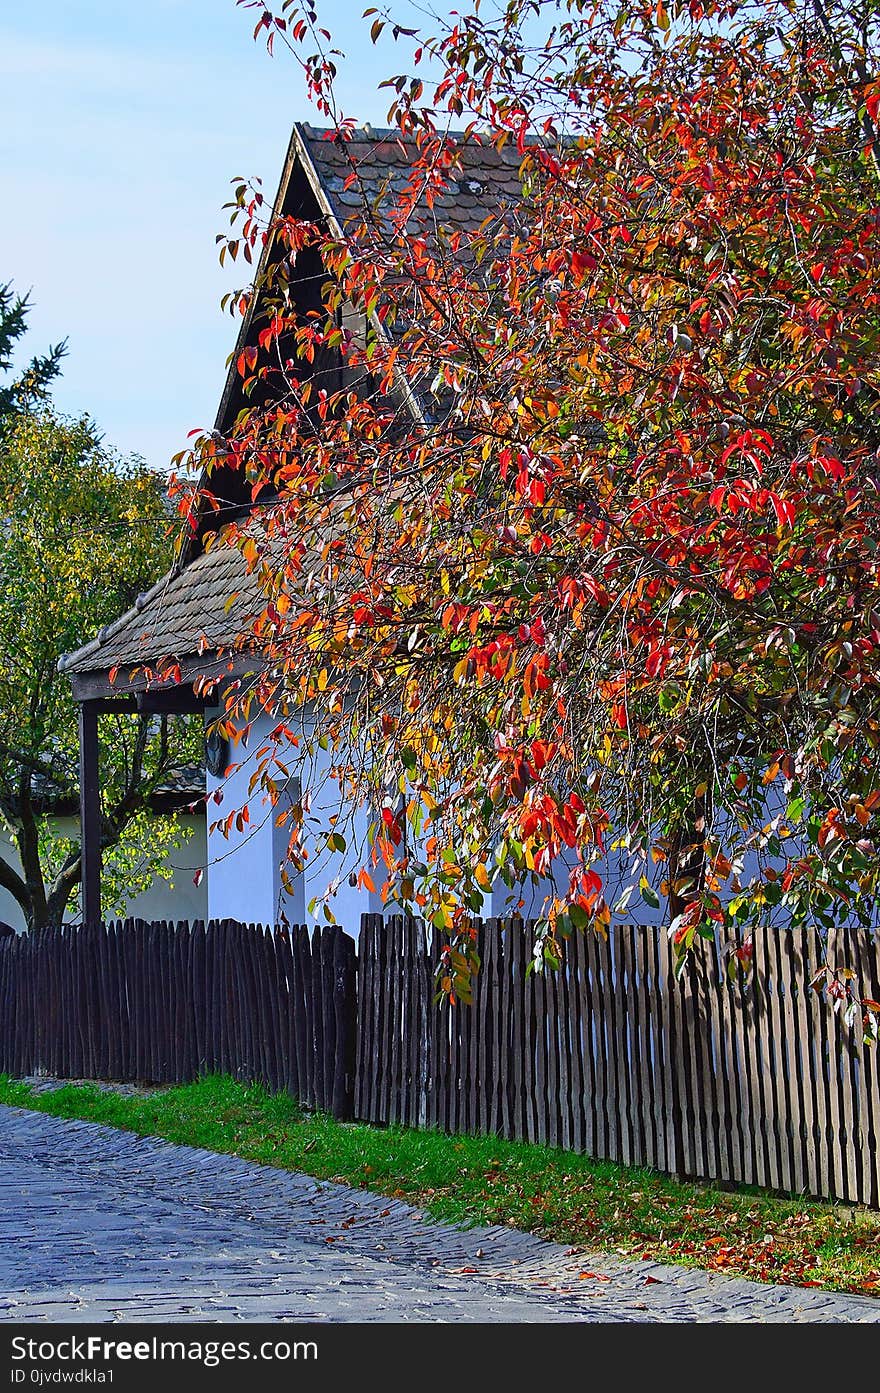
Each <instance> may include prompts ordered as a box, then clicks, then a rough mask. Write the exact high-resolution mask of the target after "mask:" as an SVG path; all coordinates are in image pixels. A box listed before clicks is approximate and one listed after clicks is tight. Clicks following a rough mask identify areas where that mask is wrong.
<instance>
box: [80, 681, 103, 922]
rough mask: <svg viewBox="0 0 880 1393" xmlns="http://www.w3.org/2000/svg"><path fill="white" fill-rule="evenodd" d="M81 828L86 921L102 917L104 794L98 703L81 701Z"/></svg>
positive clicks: (83, 909)
mask: <svg viewBox="0 0 880 1393" xmlns="http://www.w3.org/2000/svg"><path fill="white" fill-rule="evenodd" d="M79 828H80V852H81V856H82V917H83V923H84V924H97V923H98V922H99V920H100V918H101V794H100V789H99V785H98V704H97V702H94V701H81V702H80V704H79Z"/></svg>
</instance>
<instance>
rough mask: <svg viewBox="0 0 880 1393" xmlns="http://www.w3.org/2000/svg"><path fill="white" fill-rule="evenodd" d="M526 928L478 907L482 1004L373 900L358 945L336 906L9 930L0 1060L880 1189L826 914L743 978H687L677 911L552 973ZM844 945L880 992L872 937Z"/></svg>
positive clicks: (794, 1185) (421, 930)
mask: <svg viewBox="0 0 880 1393" xmlns="http://www.w3.org/2000/svg"><path fill="white" fill-rule="evenodd" d="M531 942H532V938H531V926H529V925H528V924H526V925H523V924H522V923H519V922H515V923H506V924H503V923H501V922H500V921H495V920H491V921H488V922H487V923H486V924H485V925H483V926H482V927H480V929H479V931H478V945H477V946H478V951H479V953H480V956H481V959H482V966H481V969H480V971H479V973H478V974H477V976H476V979H475V982H474V999H473V1004H472V1005H471V1006H469V1007H462V1006H458V1007H455V1008H450V1007H449V1006H448V1005H446V1004H437V1002H436V1001H435V996H436V984H435V972H436V968H437V964H438V962H439V958H440V953H441V951H442V946H443V944H442V941H441V938H440V936H439V935H436V934H433V933H431V932H430V931H428V930H426V929H425V927H424V925H422V924H421V923H418V922H415V921H412V920H405V919H401V918H396V919H384V920H383V919H382V918H381V916H375V915H366V916H364V919H363V921H362V926H361V933H360V938H359V942H358V946H357V954H356V952H355V944H354V941H353V939H351V938H350V937H349V936H348V935H347V934H346V933H344V932H343V931H342V930H341V929H337V928H331V927H327V928H322V929H316V930H314V931H313V932H312V934H311V935H310V934H309V932H308V931H307V930H306V929H305V928H294V929H275V930H274V931H270V930H268V929H265V928H261V927H259V926H253V925H243V924H238V923H234V922H232V921H220V922H211V923H209V924H207V925H203V924H200V923H197V924H193V925H189V924H176V925H175V924H168V923H158V924H156V923H152V924H149V923H145V922H142V921H138V920H129V921H126V922H124V923H115V924H108V925H107V926H104V925H95V926H88V927H85V928H79V929H75V928H70V927H64V928H61V929H52V930H50V929H44V930H41V931H38V932H36V933H32V934H29V935H26V936H23V937H21V938H18V939H14V940H4V941H2V942H0V1072H4V1073H8V1074H11V1075H14V1076H19V1077H20V1076H22V1075H27V1074H32V1073H36V1072H45V1073H48V1074H52V1075H55V1076H57V1077H61V1078H96V1079H118V1080H131V1081H144V1082H153V1083H175V1082H186V1081H188V1080H191V1079H195V1078H197V1077H198V1076H199V1075H201V1074H204V1073H210V1072H219V1073H228V1074H232V1075H233V1076H234V1077H236V1078H239V1079H247V1080H260V1081H262V1082H264V1083H265V1084H266V1085H267V1086H268V1087H270V1088H272V1089H286V1090H288V1091H289V1092H290V1093H292V1094H294V1095H295V1096H297V1097H299V1098H300V1099H302V1101H303V1102H304V1103H305V1104H307V1105H308V1106H311V1107H315V1108H319V1109H325V1110H328V1111H332V1112H333V1113H334V1114H335V1115H336V1116H337V1117H342V1118H348V1117H352V1116H354V1117H357V1118H360V1119H362V1120H364V1121H369V1122H375V1123H380V1124H382V1123H390V1122H400V1123H404V1124H409V1125H413V1126H418V1127H437V1128H441V1129H443V1130H445V1131H449V1132H483V1133H490V1134H492V1133H494V1134H500V1135H503V1136H508V1137H518V1138H522V1139H523V1140H526V1141H532V1142H545V1143H548V1144H549V1145H552V1146H562V1147H567V1148H571V1149H573V1150H575V1151H581V1152H586V1153H587V1154H589V1155H592V1156H596V1157H603V1158H607V1159H610V1160H616V1161H621V1162H623V1163H625V1164H632V1165H646V1166H653V1167H656V1168H657V1169H659V1170H662V1171H668V1172H671V1173H673V1174H677V1175H680V1176H692V1177H705V1178H711V1179H715V1180H719V1181H728V1182H734V1183H747V1184H756V1185H761V1186H765V1187H769V1188H771V1189H775V1190H780V1191H786V1192H794V1193H807V1194H813V1195H818V1196H826V1197H828V1198H836V1199H841V1200H848V1201H853V1202H857V1203H863V1204H869V1205H873V1206H875V1207H878V1206H880V1151H878V1141H880V1064H878V1058H877V1054H878V1050H877V1047H876V1046H874V1047H872V1046H866V1045H865V1044H864V1043H863V1041H862V1037H861V1031H860V1030H859V1029H858V1027H855V1028H852V1027H849V1026H847V1025H845V1024H844V1023H843V1021H842V1019H841V1017H840V1015H835V1014H834V1013H832V1012H831V1011H830V1010H829V1007H828V1003H827V1001H826V1000H824V999H822V998H820V997H819V996H818V995H817V994H816V993H815V992H813V991H811V990H810V989H809V985H808V984H809V980H810V978H811V977H812V975H813V973H814V972H815V971H816V969H817V968H818V967H819V966H820V963H821V961H824V960H825V959H824V954H825V952H826V950H824V949H822V948H821V947H820V945H819V943H818V940H817V938H816V937H815V936H814V935H812V934H808V933H807V932H806V931H804V930H794V929H792V930H786V931H766V932H763V933H757V934H756V935H755V938H754V945H755V947H754V965H753V968H752V971H751V972H750V973H749V974H748V975H747V976H745V977H743V976H742V975H738V976H737V977H736V978H735V979H734V980H731V979H730V978H729V977H728V975H727V974H726V972H725V970H724V969H725V962H724V961H723V959H722V958H721V957H720V955H716V956H714V957H713V956H712V955H711V954H708V956H706V957H705V958H703V960H702V962H701V964H700V965H695V966H694V967H692V968H691V969H690V970H689V971H688V972H686V973H685V974H684V976H683V977H682V978H681V979H680V980H676V979H675V978H674V974H673V972H672V965H671V960H670V952H669V944H668V939H667V935H666V932H665V930H663V929H662V928H653V927H643V928H638V929H628V930H626V932H623V931H619V932H615V933H612V934H611V935H610V937H609V939H608V940H607V941H604V940H602V939H599V938H596V937H594V936H592V935H585V936H577V937H575V938H574V939H572V940H571V941H570V943H569V944H568V945H567V949H566V956H565V961H564V963H563V965H562V967H561V969H560V970H559V971H558V972H554V973H547V974H546V975H544V974H532V975H527V972H526V968H527V965H528V963H529V960H530V958H531ZM710 946H711V945H706V947H707V948H709V947H710ZM831 952H832V954H833V965H834V966H835V967H838V968H840V967H849V968H851V969H852V970H853V971H854V972H855V973H856V977H857V980H858V981H859V983H860V988H861V992H862V994H863V995H865V996H869V997H872V998H873V999H874V1000H880V948H878V938H877V935H876V934H872V933H867V932H863V933H855V932H853V933H844V932H840V933H838V934H836V935H835V941H834V943H833V945H832V948H831Z"/></svg>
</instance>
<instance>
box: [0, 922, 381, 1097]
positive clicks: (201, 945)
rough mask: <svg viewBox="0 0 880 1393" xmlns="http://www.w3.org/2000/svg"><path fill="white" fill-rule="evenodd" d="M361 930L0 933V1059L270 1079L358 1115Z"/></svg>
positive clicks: (150, 927) (12, 1063) (35, 1066)
mask: <svg viewBox="0 0 880 1393" xmlns="http://www.w3.org/2000/svg"><path fill="white" fill-rule="evenodd" d="M354 976H355V954H354V940H353V939H351V938H350V937H349V935H348V934H346V933H344V932H343V931H342V930H341V929H339V928H334V927H329V926H328V927H324V928H321V929H317V930H316V931H315V932H314V934H313V935H311V936H310V935H309V932H308V930H307V929H305V928H302V927H299V928H292V929H289V930H288V929H277V930H274V931H272V930H270V929H266V928H263V927H261V926H259V925H256V926H255V925H248V924H239V923H235V922H233V921H232V920H220V921H212V922H210V923H208V924H201V923H195V924H192V925H190V924H185V923H180V924H170V923H146V922H144V921H142V920H137V919H134V920H126V921H124V922H120V923H110V924H107V925H106V926H105V925H103V924H97V925H87V926H85V927H82V928H71V927H69V926H66V925H65V926H64V927H63V928H61V929H50V928H46V929H42V930H37V931H36V932H33V933H30V934H27V935H23V936H22V937H20V938H17V939H9V940H6V941H5V942H4V943H3V944H2V945H0V1072H2V1073H8V1074H12V1075H16V1076H22V1075H27V1074H32V1073H37V1072H45V1073H47V1074H51V1075H54V1076H55V1077H57V1078H84V1079H118V1080H124V1081H127V1080H131V1081H135V1080H137V1081H142V1082H148V1083H187V1082H189V1081H191V1080H193V1079H196V1078H198V1077H199V1076H200V1075H202V1074H207V1073H224V1074H232V1075H233V1076H234V1077H235V1078H237V1079H242V1080H259V1081H260V1082H263V1083H265V1084H266V1085H267V1086H268V1087H269V1088H271V1089H276V1090H280V1089H287V1090H288V1091H289V1092H290V1093H292V1094H294V1095H295V1096H296V1097H298V1098H300V1099H301V1100H302V1101H303V1102H304V1103H306V1104H307V1105H309V1106H311V1107H314V1108H321V1109H326V1110H327V1111H331V1112H333V1113H334V1114H335V1115H336V1116H337V1117H349V1116H350V1115H351V1099H352V1086H353V1066H354V1045H355V1039H354V1031H355V1011H354Z"/></svg>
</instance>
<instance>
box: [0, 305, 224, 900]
mask: <svg viewBox="0 0 880 1393" xmlns="http://www.w3.org/2000/svg"><path fill="white" fill-rule="evenodd" d="M26 324H27V301H26V300H22V299H21V298H16V297H15V296H14V295H13V294H12V292H11V290H10V289H9V288H8V287H6V288H4V289H2V290H0V368H2V369H3V370H4V371H5V373H6V375H7V377H8V378H9V379H10V380H9V382H8V384H7V385H5V386H4V387H3V389H2V391H0V578H2V585H0V818H2V822H3V824H4V825H5V827H6V829H7V830H8V832H9V833H10V835H11V838H12V842H13V844H14V846H15V849H16V851H17V853H18V856H17V863H15V864H14V863H13V862H12V861H11V860H7V859H4V858H2V857H0V886H2V887H3V889H4V890H7V891H8V892H9V893H10V894H11V895H12V896H13V897H14V899H15V900H16V902H17V903H18V905H19V906H20V908H21V910H22V913H23V914H24V916H25V918H26V920H27V922H28V924H29V925H31V926H36V925H41V924H46V923H59V922H60V921H61V919H62V917H63V915H64V912H65V909H66V908H67V907H68V904H69V902H70V900H71V898H72V897H73V896H74V895H75V892H76V890H77V887H78V885H79V880H80V856H79V846H78V841H77V839H75V838H71V837H69V836H64V835H62V834H61V833H60V832H59V830H58V827H59V824H58V822H57V819H56V818H54V817H53V816H52V814H53V810H55V809H57V808H58V807H63V806H69V805H73V806H74V807H75V806H76V802H77V798H78V770H77V758H78V736H77V718H76V710H75V707H74V703H73V699H72V697H71V693H70V683H69V682H68V681H67V679H66V678H64V677H62V676H61V675H60V674H59V673H58V671H57V662H58V658H59V655H60V654H61V653H63V652H66V651H69V650H71V649H75V648H77V647H79V646H80V645H81V644H82V643H84V642H85V641H86V640H87V639H88V638H90V637H92V636H93V635H94V633H95V632H96V631H97V630H98V629H99V628H100V626H101V625H102V624H105V623H107V622H108V621H109V620H111V619H114V618H115V617H116V616H117V615H118V614H119V613H120V612H122V611H123V610H125V609H126V608H128V607H129V606H130V605H131V604H133V602H134V600H135V597H136V596H137V594H138V592H139V591H140V590H145V589H147V588H148V587H149V586H150V585H151V584H152V583H153V582H154V580H155V578H156V575H157V574H160V573H161V571H162V570H163V569H164V568H165V567H167V565H168V564H169V562H170V552H171V543H170V538H169V535H168V534H169V525H168V524H169V519H168V514H167V508H166V503H165V499H164V484H163V481H162V480H161V479H160V477H159V476H157V475H156V474H155V473H154V472H152V471H150V470H149V469H147V468H146V466H145V465H143V464H142V463H139V462H137V461H128V462H123V461H120V460H118V459H116V458H115V457H114V456H113V455H112V454H111V453H110V452H109V451H108V450H107V449H106V448H105V447H103V446H102V445H101V443H100V441H99V438H98V435H97V432H96V429H95V427H94V425H93V424H92V422H91V421H89V420H88V419H87V418H82V419H79V420H67V419H65V418H64V417H62V416H60V415H59V414H58V413H57V412H56V411H55V410H54V408H53V407H52V405H51V404H50V402H49V400H48V394H49V390H50V387H51V383H52V381H53V379H54V378H55V376H56V375H57V372H58V370H59V367H60V362H61V357H62V355H63V346H62V347H60V348H57V349H54V350H52V351H51V352H49V353H48V354H46V355H45V356H41V357H37V358H35V359H33V360H32V361H31V362H30V363H29V364H28V366H27V367H26V368H24V369H23V370H22V371H21V372H19V373H14V372H13V352H14V350H15V348H16V347H17V345H18V341H19V340H20V339H21V338H22V336H23V334H24V332H25V329H26ZM200 758H201V748H200V744H199V743H198V739H197V732H194V731H192V730H190V729H188V728H187V727H186V726H183V725H181V724H180V723H170V722H168V721H167V720H162V721H161V722H160V721H157V720H156V719H155V718H153V719H152V720H151V719H150V718H149V717H146V716H136V717H134V716H122V717H115V716H103V717H102V718H101V774H102V794H103V800H104V821H103V834H102V841H103V845H104V848H105V850H106V853H107V854H106V864H105V877H106V892H107V894H106V900H107V903H108V904H111V905H115V906H116V907H117V908H121V907H122V903H124V899H120V895H121V894H122V882H125V883H126V889H127V890H128V892H129V893H130V892H131V890H132V889H133V888H137V887H142V886H143V885H144V882H145V881H146V883H149V881H150V880H152V877H153V874H154V873H155V871H156V870H157V869H159V867H160V865H161V863H162V862H163V860H164V857H165V855H166V853H167V851H168V849H169V847H170V846H171V845H173V844H174V843H175V842H179V840H180V833H179V830H178V827H177V825H176V822H175V820H174V818H173V817H168V816H162V817H157V816H155V815H154V814H149V815H148V814H147V808H148V806H149V802H150V796H151V794H152V791H153V790H154V789H155V788H156V787H157V786H158V785H161V784H162V783H163V782H164V781H166V780H167V779H168V777H169V775H170V774H172V773H173V772H174V771H176V770H179V769H180V768H181V766H182V764H184V763H185V762H186V761H187V760H193V759H195V760H199V759H200Z"/></svg>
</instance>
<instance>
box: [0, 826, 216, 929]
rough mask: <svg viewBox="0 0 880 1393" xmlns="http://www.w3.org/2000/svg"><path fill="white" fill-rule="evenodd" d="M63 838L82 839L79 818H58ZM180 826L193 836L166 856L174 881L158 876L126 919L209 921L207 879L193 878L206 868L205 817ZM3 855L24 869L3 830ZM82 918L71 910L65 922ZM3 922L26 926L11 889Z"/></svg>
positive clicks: (0, 896) (3, 895) (1, 898)
mask: <svg viewBox="0 0 880 1393" xmlns="http://www.w3.org/2000/svg"><path fill="white" fill-rule="evenodd" d="M54 823H55V827H56V829H57V831H58V833H59V835H60V836H63V837H70V838H72V839H76V838H78V836H79V821H78V819H77V818H75V817H59V818H55V819H54ZM180 823H181V825H182V827H183V828H184V829H186V831H188V833H189V836H188V837H187V839H186V841H185V842H184V844H183V846H182V847H180V848H179V850H172V851H170V852H169V853H168V855H167V856H166V857H165V864H166V866H170V867H171V868H172V869H173V872H174V874H173V879H172V880H170V881H166V880H163V879H161V878H160V877H158V876H157V877H156V878H155V880H154V881H153V884H152V886H151V888H150V889H149V890H146V891H144V893H143V894H140V895H135V896H133V898H132V899H131V900H130V901H129V903H128V905H127V907H126V910H125V914H126V917H132V918H137V919H205V918H207V913H208V892H207V886H206V884H205V881H204V878H203V879H202V883H201V884H200V885H195V884H194V883H193V876H194V875H195V873H196V871H197V870H198V869H199V868H200V867H204V865H205V861H206V858H207V837H206V832H205V827H206V823H205V817H204V814H202V813H196V814H192V813H183V814H181V815H180ZM0 856H2V858H3V860H4V861H7V862H9V863H10V864H11V865H13V866H14V867H15V869H16V870H17V871H20V870H21V862H20V860H19V857H18V849H17V847H16V846H15V844H14V842H13V841H12V839H11V838H10V836H9V834H8V832H6V831H5V830H3V829H2V828H0ZM76 917H78V916H77V915H76V914H75V912H74V911H73V910H68V912H67V914H66V915H65V919H67V920H70V919H73V918H76ZM0 919H2V920H4V921H5V922H6V923H7V924H11V925H12V927H13V928H14V929H17V930H19V931H20V930H21V929H23V928H24V927H25V920H24V915H23V914H22V912H21V910H20V909H19V907H18V904H17V902H16V901H15V900H14V899H13V897H12V896H11V895H10V894H9V892H8V891H7V890H2V889H0Z"/></svg>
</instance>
